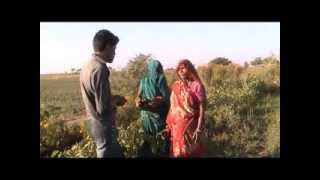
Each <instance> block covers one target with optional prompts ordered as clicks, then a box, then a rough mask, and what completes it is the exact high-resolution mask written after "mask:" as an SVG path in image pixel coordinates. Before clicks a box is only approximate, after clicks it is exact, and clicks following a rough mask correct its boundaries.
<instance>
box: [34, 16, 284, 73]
mask: <svg viewBox="0 0 320 180" xmlns="http://www.w3.org/2000/svg"><path fill="white" fill-rule="evenodd" d="M100 29H108V30H110V31H111V32H113V33H114V34H115V35H117V36H118V37H119V38H120V41H119V43H118V45H117V49H116V56H115V58H114V61H113V63H112V64H108V66H110V67H112V68H116V69H119V68H123V67H125V66H126V64H127V62H128V61H129V60H130V59H132V58H134V57H135V56H136V55H138V54H140V53H143V54H152V55H153V56H154V57H155V58H157V59H158V60H160V61H161V63H162V65H163V66H164V68H170V67H175V66H176V64H177V63H178V61H179V60H181V59H184V58H187V59H189V60H191V62H192V63H193V64H195V65H196V66H198V65H202V64H205V63H207V62H209V61H210V60H212V59H214V58H216V57H226V58H229V59H230V60H231V61H233V62H234V63H238V64H241V65H243V63H244V62H245V61H248V62H250V61H252V60H253V59H254V58H255V57H266V56H268V55H271V53H273V54H275V55H276V56H278V57H279V56H280V22H40V74H47V73H63V72H66V71H70V69H71V68H81V66H82V65H83V64H84V63H85V62H86V61H88V59H89V58H90V56H91V54H92V53H93V47H92V39H93V37H94V35H95V33H96V32H97V31H99V30H100Z"/></svg>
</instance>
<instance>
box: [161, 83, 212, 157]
mask: <svg viewBox="0 0 320 180" xmlns="http://www.w3.org/2000/svg"><path fill="white" fill-rule="evenodd" d="M205 101H206V93H205V89H204V87H203V85H202V84H201V83H200V82H199V81H192V82H189V83H187V84H184V83H183V82H182V81H180V80H178V81H175V82H174V83H173V85H172V91H171V96H170V110H169V113H168V116H167V120H166V123H167V126H168V128H169V130H170V133H171V156H172V157H201V156H203V155H204V153H205V147H204V145H203V143H202V142H201V140H200V141H199V142H198V143H194V141H193V139H192V136H193V134H194V132H195V131H196V128H197V125H198V118H199V115H200V114H199V108H200V103H202V102H205Z"/></svg>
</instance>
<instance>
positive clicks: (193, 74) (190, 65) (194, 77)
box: [176, 59, 202, 84]
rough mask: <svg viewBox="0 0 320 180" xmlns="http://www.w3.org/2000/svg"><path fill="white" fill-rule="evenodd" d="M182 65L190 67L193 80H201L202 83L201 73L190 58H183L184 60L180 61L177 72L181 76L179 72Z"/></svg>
mask: <svg viewBox="0 0 320 180" xmlns="http://www.w3.org/2000/svg"><path fill="white" fill-rule="evenodd" d="M182 65H183V66H185V67H186V68H187V69H188V71H189V73H190V76H191V78H192V80H196V81H199V82H200V83H201V84H202V82H201V79H200V78H199V75H198V73H197V70H196V68H195V67H194V65H193V64H192V63H191V62H190V61H189V60H188V59H182V60H180V61H179V63H178V66H177V69H176V73H177V76H178V77H179V74H178V71H179V67H180V66H182Z"/></svg>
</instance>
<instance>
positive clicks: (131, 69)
mask: <svg viewBox="0 0 320 180" xmlns="http://www.w3.org/2000/svg"><path fill="white" fill-rule="evenodd" d="M150 56H151V55H144V54H139V55H137V56H136V57H134V58H133V59H131V60H129V62H128V64H127V66H126V67H125V70H126V71H127V72H128V74H130V76H131V77H132V78H133V79H135V80H137V79H141V78H142V77H143V76H144V73H145V71H146V62H147V59H148V58H149V57H150Z"/></svg>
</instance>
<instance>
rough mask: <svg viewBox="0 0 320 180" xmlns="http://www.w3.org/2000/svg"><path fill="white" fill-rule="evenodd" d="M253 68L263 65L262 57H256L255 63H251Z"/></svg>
mask: <svg viewBox="0 0 320 180" xmlns="http://www.w3.org/2000/svg"><path fill="white" fill-rule="evenodd" d="M250 64H251V65H252V66H256V65H259V64H263V60H262V59H261V57H256V58H255V59H254V60H253V61H251V63H250Z"/></svg>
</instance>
